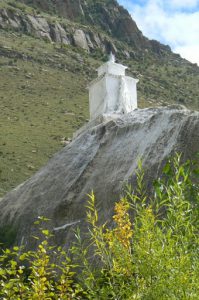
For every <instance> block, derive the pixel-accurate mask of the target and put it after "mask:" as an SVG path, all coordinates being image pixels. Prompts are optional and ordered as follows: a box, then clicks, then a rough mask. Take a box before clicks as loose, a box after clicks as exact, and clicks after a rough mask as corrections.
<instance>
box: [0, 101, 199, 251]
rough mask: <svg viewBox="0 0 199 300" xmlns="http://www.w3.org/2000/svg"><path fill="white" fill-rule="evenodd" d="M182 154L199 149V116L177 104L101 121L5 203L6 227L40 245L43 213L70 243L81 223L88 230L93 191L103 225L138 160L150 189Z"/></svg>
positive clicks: (1, 205)
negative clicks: (36, 238) (37, 235)
mask: <svg viewBox="0 0 199 300" xmlns="http://www.w3.org/2000/svg"><path fill="white" fill-rule="evenodd" d="M176 151H179V152H182V156H183V159H188V158H194V155H195V153H196V152H198V151H199V112H194V111H189V110H186V109H184V108H183V107H178V106H171V107H165V108H151V109H143V110H140V109H137V110H134V111H133V112H132V113H130V114H128V115H126V116H124V115H112V116H103V117H99V118H98V119H97V120H94V121H92V122H90V123H88V124H87V125H85V126H84V127H83V128H81V130H80V131H79V132H77V133H76V137H74V139H73V141H72V142H71V143H70V144H69V145H67V146H66V147H65V148H63V150H61V151H60V152H58V153H57V154H56V155H55V156H54V157H53V158H52V159H51V160H50V161H49V163H48V164H47V165H46V166H45V167H43V168H42V169H41V170H40V171H39V172H37V173H36V174H35V175H34V176H33V177H31V178H30V179H29V180H27V181H26V182H24V183H23V184H21V185H20V186H18V187H17V188H16V189H14V190H13V191H11V192H9V193H8V194H7V195H6V196H5V197H4V198H2V199H1V200H0V211H1V214H0V228H3V227H4V226H5V225H6V226H10V227H12V228H14V229H15V230H16V233H17V235H16V240H15V242H16V243H17V244H21V242H22V243H23V244H25V245H27V244H28V245H29V247H34V243H33V241H32V238H31V235H32V234H33V233H34V226H33V222H34V221H35V219H36V218H37V216H40V215H43V216H46V217H48V218H50V219H51V221H50V222H49V224H48V227H49V228H50V229H52V230H54V233H55V240H54V242H55V243H58V244H61V245H68V244H69V243H70V242H71V240H72V239H73V237H74V233H73V229H74V227H75V226H76V224H78V225H79V226H80V228H81V230H82V231H83V232H84V231H86V228H87V225H86V223H85V205H86V201H87V194H88V193H90V192H91V190H92V189H93V190H94V192H95V195H96V199H97V206H98V209H99V215H100V219H101V221H105V220H107V219H110V217H111V215H112V212H113V207H114V202H115V201H116V200H118V198H119V196H120V194H121V191H122V189H123V187H124V184H125V182H126V181H129V180H130V181H131V182H132V184H134V182H135V170H136V167H137V160H138V158H139V157H142V159H143V167H144V169H145V172H146V184H147V187H148V189H149V190H150V188H151V183H152V181H153V180H154V179H156V178H157V177H158V175H159V174H160V172H161V168H162V166H163V164H164V162H165V160H166V159H167V158H168V157H169V156H170V155H171V154H173V153H175V152H176Z"/></svg>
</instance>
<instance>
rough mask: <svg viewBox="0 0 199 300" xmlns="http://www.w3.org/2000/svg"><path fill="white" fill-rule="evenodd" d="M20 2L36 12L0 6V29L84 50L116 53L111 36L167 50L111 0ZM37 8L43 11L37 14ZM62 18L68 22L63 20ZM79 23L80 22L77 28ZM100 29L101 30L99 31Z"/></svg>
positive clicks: (156, 50) (160, 51)
mask: <svg viewBox="0 0 199 300" xmlns="http://www.w3.org/2000/svg"><path fill="white" fill-rule="evenodd" d="M20 2H23V3H24V4H26V5H27V7H28V6H32V7H33V8H35V9H36V12H34V13H32V14H29V13H27V11H26V10H25V11H22V10H21V11H20V10H13V9H5V8H2V9H0V29H6V30H7V29H11V30H16V31H20V32H22V33H25V34H31V35H33V36H36V37H39V38H42V39H45V40H47V41H50V42H58V43H62V44H72V45H74V46H77V47H80V48H82V49H84V50H86V51H88V52H89V51H93V50H94V49H100V50H102V51H104V52H108V53H110V51H112V52H114V53H116V52H117V48H116V46H115V44H114V42H113V40H114V39H115V40H119V41H122V42H125V43H127V44H128V45H129V46H131V47H133V48H134V50H135V49H136V50H138V51H139V50H141V49H142V50H143V49H145V51H152V52H154V53H155V55H158V56H161V55H163V56H164V55H165V54H166V55H167V54H170V53H171V49H170V48H169V47H168V46H164V45H162V44H161V43H159V42H157V41H155V42H154V41H150V40H149V39H147V38H146V37H144V36H143V34H142V32H141V31H140V30H139V29H138V27H137V25H136V23H135V21H134V20H133V19H132V17H131V15H130V14H129V13H128V11H127V10H126V9H124V8H123V7H122V6H120V5H119V4H118V2H117V1H115V0H102V1H92V0H73V1H69V0H56V1H54V0H42V1H41V0H32V1H30V0H20ZM38 10H40V11H41V12H42V13H43V14H41V15H40V14H38V13H37V11H38ZM44 13H48V14H50V15H54V17H55V16H56V21H55V19H54V20H53V19H52V18H49V16H48V17H46V16H45V15H44ZM60 18H61V20H62V21H61V22H60ZM64 21H66V22H68V23H67V24H64V23H63V22H64ZM62 23H63V24H62ZM79 24H81V25H82V26H81V28H80V26H79ZM77 27H79V28H77ZM91 28H92V29H91ZM101 32H102V33H103V34H100V33H101ZM103 35H104V37H103ZM105 36H106V38H105ZM154 43H155V44H154ZM128 55H129V54H127V57H128Z"/></svg>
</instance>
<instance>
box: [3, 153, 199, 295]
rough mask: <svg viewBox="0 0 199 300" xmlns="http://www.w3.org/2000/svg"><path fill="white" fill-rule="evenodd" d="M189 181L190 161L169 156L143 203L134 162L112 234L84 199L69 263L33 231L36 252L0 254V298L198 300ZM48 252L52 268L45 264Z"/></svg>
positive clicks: (198, 259) (195, 198) (198, 246)
mask: <svg viewBox="0 0 199 300" xmlns="http://www.w3.org/2000/svg"><path fill="white" fill-rule="evenodd" d="M194 174H195V175H198V169H193V168H192V166H191V163H190V162H187V163H185V164H180V156H179V155H176V156H175V158H174V159H173V161H172V162H170V163H167V164H166V166H165V168H164V171H163V175H164V176H162V177H163V178H164V179H161V180H160V179H159V180H157V181H156V182H155V183H154V193H153V196H152V197H150V199H149V197H148V196H147V192H146V191H145V188H144V172H143V170H142V168H141V164H140V163H139V164H138V171H137V186H136V188H135V190H132V188H131V187H130V186H128V185H127V187H126V192H125V194H124V197H122V198H121V199H120V201H119V202H117V203H116V204H115V213H114V216H113V223H114V226H113V227H112V228H110V226H109V227H108V225H107V224H103V225H100V224H99V217H98V212H97V209H96V205H95V196H94V194H93V193H91V195H90V196H89V201H88V205H87V222H88V226H89V240H87V241H86V243H85V240H82V238H81V234H80V230H77V232H76V238H77V242H76V244H75V245H74V246H73V247H72V248H71V249H70V251H71V252H72V254H73V261H71V259H69V257H68V256H67V255H66V253H65V252H64V251H63V249H61V248H55V247H51V246H50V245H49V238H50V233H49V231H48V230H43V229H41V232H42V234H43V236H44V240H43V241H42V242H41V243H40V244H39V246H38V248H37V250H36V251H30V252H25V253H24V252H21V249H19V248H17V247H14V248H13V249H12V250H9V249H7V250H3V254H2V255H1V258H0V263H1V265H0V287H1V289H0V299H13V300H14V299H15V300H16V299H40V300H41V299H100V300H103V299H104V300H105V299H118V300H119V299H125V300H128V299H129V300H132V299H143V300H145V299H146V300H153V299H154V300H157V299H159V300H166V299H169V300H172V299H173V300H174V299H176V300H177V299H198V295H199V236H198V232H199V221H198V220H199V218H198V216H199V210H198V208H199V193H198V191H199V186H198V181H197V178H193V175H194ZM52 252H56V256H57V257H58V258H60V259H58V261H61V263H60V264H59V265H58V264H56V263H51V259H50V254H51V253H52ZM25 261H27V262H28V267H25V266H26V264H25V263H24V262H25ZM57 271H59V272H57ZM1 297H2V298H1Z"/></svg>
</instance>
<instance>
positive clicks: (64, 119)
mask: <svg viewBox="0 0 199 300" xmlns="http://www.w3.org/2000/svg"><path fill="white" fill-rule="evenodd" d="M1 37H2V36H1ZM4 38H5V37H4ZM5 42H7V46H8V47H9V46H10V43H11V40H10V39H6V38H5V39H4V43H5ZM20 42H22V38H20ZM28 42H29V45H30V42H32V43H35V47H36V48H35V53H33V51H32V50H31V54H32V56H33V58H34V54H36V55H37V57H38V58H39V59H40V60H42V59H43V62H42V63H40V62H37V61H34V60H32V61H30V60H22V59H15V58H6V57H1V58H0V72H1V74H3V76H2V77H1V82H0V91H1V92H0V182H1V185H0V193H1V194H4V193H5V192H6V191H8V190H9V189H10V188H12V187H14V186H16V185H17V184H18V183H20V182H22V181H23V180H25V179H26V178H28V177H29V176H31V174H32V173H33V172H35V171H36V170H38V169H39V168H40V167H41V166H42V165H44V164H45V163H46V162H47V161H48V159H49V158H50V157H51V156H52V155H53V153H55V152H56V151H57V150H58V149H60V148H61V147H63V145H62V144H61V141H62V139H63V138H64V137H65V138H68V137H72V134H73V132H74V131H75V130H76V129H78V128H79V127H80V126H81V125H82V124H84V123H85V122H86V119H87V118H88V98H87V90H86V85H87V77H86V75H85V78H83V77H82V73H79V74H78V73H76V72H71V71H68V70H66V67H64V68H60V67H57V66H56V62H54V61H53V58H52V66H51V65H50V64H49V63H46V62H45V58H44V53H42V54H43V57H42V54H41V55H40V51H41V49H42V46H46V48H47V49H48V54H49V56H50V55H53V53H55V52H56V50H55V49H54V48H53V47H54V46H52V45H50V44H46V43H45V42H42V41H40V40H34V39H32V38H28V39H27V38H25V43H27V44H28ZM22 46H23V47H24V48H25V45H22V44H20V47H22ZM39 46H40V48H39ZM15 47H16V49H17V50H18V51H20V49H18V47H19V45H17V42H16V41H15ZM46 48H45V49H46ZM47 49H46V50H47ZM42 50H43V49H42ZM68 51H70V49H68ZM27 54H28V53H27ZM73 55H74V54H73ZM49 56H48V58H49ZM60 57H61V56H60ZM35 59H36V58H35ZM61 59H62V58H61ZM61 59H60V60H61ZM65 59H66V61H65V64H67V57H66V56H65V55H64V60H65ZM57 60H59V57H58V58H57ZM68 61H69V62H70V64H71V65H69V67H72V66H74V68H75V66H76V67H77V65H78V64H77V61H76V60H75V55H74V58H73V59H72V57H71V56H70V57H68ZM59 63H60V62H58V63H57V64H58V65H59Z"/></svg>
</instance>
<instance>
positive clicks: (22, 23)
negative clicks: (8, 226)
mask: <svg viewBox="0 0 199 300" xmlns="http://www.w3.org/2000/svg"><path fill="white" fill-rule="evenodd" d="M110 51H113V52H115V53H116V57H117V59H118V61H119V62H121V63H123V64H125V65H127V66H128V67H129V70H128V72H129V74H130V75H131V76H133V77H136V78H139V85H138V102H139V107H149V106H160V105H166V104H168V103H181V104H184V105H186V106H187V107H188V108H190V109H198V108H199V98H198V97H199V85H198V82H199V68H198V67H197V66H196V65H193V64H191V63H189V62H187V61H186V60H183V59H182V58H180V56H179V55H176V54H173V53H172V52H171V50H170V48H169V47H168V46H164V45H161V44H160V43H159V42H157V41H150V40H148V39H147V38H146V37H144V36H143V35H142V33H141V32H140V30H139V29H138V28H137V26H136V24H135V22H134V21H133V20H132V19H131V17H130V15H129V14H128V12H127V11H126V10H125V9H124V8H122V7H121V6H119V5H118V4H117V2H116V1H113V0H103V1H102V0H101V1H91V0H81V1H80V0H78V1H77V0H74V1H67V0H56V1H53V0H48V1H47V0H43V1H39V0H38V1H36V0H24V1H16V0H2V1H1V2H0V74H1V75H0V76H1V79H0V129H1V131H0V196H1V195H3V194H5V193H6V192H7V191H8V190H9V189H11V188H13V187H14V186H16V185H17V184H18V183H20V182H22V181H23V180H25V179H27V178H28V177H29V176H30V175H31V174H33V173H34V172H35V171H36V170H38V169H39V167H41V166H42V165H44V164H45V163H46V162H47V161H48V159H49V158H50V157H51V156H52V154H53V153H55V152H56V151H57V150H58V149H60V148H61V147H62V145H63V144H65V143H67V139H70V138H71V136H72V133H73V132H74V131H75V130H76V129H78V128H79V127H80V126H81V125H82V124H84V123H85V122H86V120H87V118H88V92H87V90H86V86H87V84H88V83H89V82H90V81H91V80H93V79H94V78H95V76H96V73H95V69H96V68H97V67H98V66H99V65H100V64H101V63H102V61H104V60H106V59H107V55H108V53H109V52H110Z"/></svg>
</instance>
